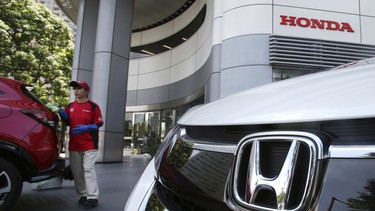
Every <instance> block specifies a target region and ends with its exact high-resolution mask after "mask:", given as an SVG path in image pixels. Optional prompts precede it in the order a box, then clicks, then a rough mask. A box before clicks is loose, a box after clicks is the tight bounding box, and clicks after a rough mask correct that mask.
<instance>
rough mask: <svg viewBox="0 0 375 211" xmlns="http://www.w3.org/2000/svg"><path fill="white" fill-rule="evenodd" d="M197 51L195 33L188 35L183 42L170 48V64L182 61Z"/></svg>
mask: <svg viewBox="0 0 375 211" xmlns="http://www.w3.org/2000/svg"><path fill="white" fill-rule="evenodd" d="M196 51H197V34H195V35H193V36H192V37H190V38H189V39H188V40H186V41H185V42H184V43H183V44H181V45H179V46H178V47H176V48H174V49H172V66H174V65H176V64H178V63H181V62H183V61H184V60H185V59H187V58H189V57H191V56H192V55H193V54H194V53H195V52H196Z"/></svg>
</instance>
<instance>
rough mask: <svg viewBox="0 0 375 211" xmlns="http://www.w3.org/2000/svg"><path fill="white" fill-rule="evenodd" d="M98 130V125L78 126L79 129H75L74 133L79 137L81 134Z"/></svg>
mask: <svg viewBox="0 0 375 211" xmlns="http://www.w3.org/2000/svg"><path fill="white" fill-rule="evenodd" d="M97 129H98V125H96V124H91V125H78V126H77V127H75V128H73V130H72V133H73V134H75V135H78V134H81V133H85V132H89V131H93V130H97Z"/></svg>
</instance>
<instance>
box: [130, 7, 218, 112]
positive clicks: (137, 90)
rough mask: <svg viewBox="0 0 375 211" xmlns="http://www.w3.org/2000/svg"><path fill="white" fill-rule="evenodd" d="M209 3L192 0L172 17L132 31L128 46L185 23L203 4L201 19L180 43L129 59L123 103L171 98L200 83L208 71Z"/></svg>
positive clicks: (153, 39) (163, 34)
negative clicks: (158, 52)
mask: <svg viewBox="0 0 375 211" xmlns="http://www.w3.org/2000/svg"><path fill="white" fill-rule="evenodd" d="M212 3H213V1H196V2H195V3H194V4H193V5H192V6H191V7H190V8H189V9H188V10H187V11H186V12H185V13H183V14H182V15H181V16H179V17H178V18H176V19H174V20H173V21H170V22H169V23H167V24H165V25H162V26H160V27H156V28H153V29H150V30H147V31H143V32H138V33H134V34H133V36H132V46H138V45H143V44H148V43H152V42H156V41H158V40H162V39H164V38H166V37H168V36H171V35H172V34H174V33H176V32H178V31H180V30H181V29H182V28H184V27H185V26H186V25H188V24H189V23H190V22H191V21H192V20H193V19H194V18H195V17H196V15H197V14H198V13H199V11H200V10H201V9H202V7H203V6H204V5H205V4H207V12H206V18H205V21H204V23H203V24H202V26H201V27H200V29H199V30H198V31H197V32H196V33H195V34H194V35H193V36H192V37H190V38H189V39H188V40H186V41H185V42H184V43H183V44H181V45H180V46H178V47H176V48H174V49H172V50H169V51H166V52H164V53H161V54H157V55H155V56H150V57H144V58H139V59H132V60H130V63H129V78H128V95H127V106H139V105H149V104H156V103H163V102H168V101H173V100H177V99H180V98H183V97H186V96H189V95H191V94H193V93H195V92H197V91H199V90H200V89H202V87H204V85H205V84H206V83H207V80H208V78H209V75H210V73H211V68H210V67H209V63H208V64H207V61H208V60H209V57H210V54H211V51H212V34H211V33H212V12H213V7H212ZM156 35H157V36H156Z"/></svg>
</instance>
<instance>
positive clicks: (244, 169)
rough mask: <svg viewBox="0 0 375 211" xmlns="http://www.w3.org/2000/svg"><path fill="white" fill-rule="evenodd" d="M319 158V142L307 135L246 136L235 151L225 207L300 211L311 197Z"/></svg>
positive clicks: (321, 155) (315, 137) (275, 133)
mask: <svg viewBox="0 0 375 211" xmlns="http://www.w3.org/2000/svg"><path fill="white" fill-rule="evenodd" d="M322 157H323V148H322V142H321V141H320V139H319V138H318V137H317V136H315V135H313V134H310V133H305V132H268V133H258V134H252V135H249V136H246V137H245V138H244V139H243V140H241V142H240V143H239V145H238V146H237V149H236V152H235V161H234V164H233V170H232V172H231V181H230V183H229V187H228V191H229V194H228V196H229V199H230V200H231V202H229V203H228V204H234V208H238V207H242V208H245V209H250V210H252V209H256V210H267V211H271V210H290V211H292V210H293V211H295V210H304V209H305V208H306V207H305V206H306V204H308V202H309V201H310V200H311V199H312V197H313V195H314V189H315V186H314V184H316V183H314V181H315V180H316V178H317V174H318V172H319V165H318V161H319V160H320V159H322Z"/></svg>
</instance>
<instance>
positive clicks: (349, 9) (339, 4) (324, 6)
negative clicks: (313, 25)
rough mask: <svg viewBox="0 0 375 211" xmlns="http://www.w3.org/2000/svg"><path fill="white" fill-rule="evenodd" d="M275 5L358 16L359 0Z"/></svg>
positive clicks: (278, 0)
mask: <svg viewBox="0 0 375 211" xmlns="http://www.w3.org/2000/svg"><path fill="white" fill-rule="evenodd" d="M274 4H275V5H285V6H291V7H301V8H309V9H317V10H325V11H327V10H328V11H336V12H342V13H352V14H358V12H359V4H358V0H328V1H327V0H310V1H307V0H304V1H301V0H274Z"/></svg>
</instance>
